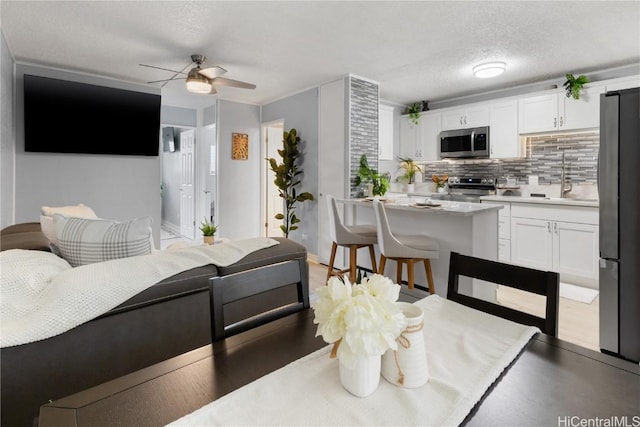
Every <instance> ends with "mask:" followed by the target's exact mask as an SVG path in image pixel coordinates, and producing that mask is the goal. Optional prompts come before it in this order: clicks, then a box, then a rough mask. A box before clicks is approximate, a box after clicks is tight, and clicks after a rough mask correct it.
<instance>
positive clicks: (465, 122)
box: [464, 116, 467, 125]
mask: <svg viewBox="0 0 640 427" xmlns="http://www.w3.org/2000/svg"><path fill="white" fill-rule="evenodd" d="M464 124H465V125H466V124H467V116H464Z"/></svg>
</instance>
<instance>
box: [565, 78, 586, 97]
mask: <svg viewBox="0 0 640 427" xmlns="http://www.w3.org/2000/svg"><path fill="white" fill-rule="evenodd" d="M586 83H589V78H588V77H587V76H585V75H581V76H579V77H574V75H573V74H567V81H566V82H564V85H563V86H564V88H565V90H566V91H567V98H571V97H573V99H580V91H581V90H582V86H584V85H585V84H586Z"/></svg>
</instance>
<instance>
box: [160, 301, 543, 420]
mask: <svg viewBox="0 0 640 427" xmlns="http://www.w3.org/2000/svg"><path fill="white" fill-rule="evenodd" d="M415 304H416V305H418V306H419V307H420V308H422V310H423V311H424V329H423V331H424V337H425V345H426V349H427V363H428V366H429V382H428V383H427V384H426V385H425V386H423V387H420V388H417V389H404V388H400V387H396V386H395V385H392V384H391V383H389V382H387V381H386V380H385V379H384V378H381V379H380V385H379V387H378V389H377V390H376V391H375V392H374V393H373V394H372V395H370V396H368V397H365V398H359V397H355V396H353V395H351V394H349V392H347V391H346V390H345V389H343V388H342V386H341V385H340V379H339V374H338V361H337V360H335V359H329V352H330V350H331V348H330V346H329V347H325V348H323V349H320V350H318V351H316V352H314V353H311V354H310V355H308V356H306V357H304V358H302V359H299V360H297V361H295V362H293V363H291V364H289V365H287V366H285V367H283V368H281V369H279V370H277V371H275V372H272V373H271V374H269V375H266V376H264V377H262V378H260V379H258V380H256V381H254V382H252V383H250V384H247V385H246V386H244V387H242V388H240V389H238V390H236V391H234V392H232V393H230V394H228V395H226V396H223V397H222V398H220V399H218V400H216V401H214V402H212V403H210V404H208V405H206V406H204V407H202V408H200V409H198V410H197V411H195V412H193V413H192V414H190V415H187V416H185V417H183V418H181V419H179V420H177V421H175V422H174V423H172V424H171V425H172V426H214V425H235V426H247V425H261V426H287V425H294V426H301V425H315V426H322V425H330V426H371V425H386V426H455V425H459V424H460V423H461V422H462V421H463V420H464V418H465V417H466V416H467V415H468V414H469V412H470V411H471V409H472V408H473V407H474V405H475V404H476V402H478V401H479V400H480V399H481V397H482V395H483V394H484V392H485V391H486V390H487V389H488V388H489V386H490V385H491V384H492V383H493V382H494V381H495V380H496V379H497V378H498V376H499V375H500V373H501V372H502V371H503V370H504V369H505V368H506V367H507V366H508V365H509V363H511V361H512V360H514V359H515V357H516V356H517V355H518V354H519V352H520V351H521V350H522V348H523V347H524V346H525V345H526V343H527V342H528V341H529V339H530V338H531V337H532V336H533V335H534V334H535V333H536V332H538V331H539V330H538V329H537V328H533V327H528V326H523V325H520V324H517V323H514V322H510V321H508V320H504V319H501V318H499V317H495V316H491V315H488V314H485V313H482V312H480V311H476V310H473V309H470V308H467V307H464V306H462V305H460V304H457V303H455V302H451V301H448V300H445V299H443V298H440V297H438V296H437V295H433V296H429V297H427V298H425V299H423V300H420V301H418V302H416V303H415Z"/></svg>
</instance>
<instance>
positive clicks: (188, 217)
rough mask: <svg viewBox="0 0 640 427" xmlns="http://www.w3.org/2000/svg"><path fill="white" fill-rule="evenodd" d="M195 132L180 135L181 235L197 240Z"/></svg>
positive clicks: (189, 131) (190, 131)
mask: <svg viewBox="0 0 640 427" xmlns="http://www.w3.org/2000/svg"><path fill="white" fill-rule="evenodd" d="M195 135H196V132H195V130H188V131H186V132H182V133H181V134H180V156H181V158H182V164H181V170H180V234H182V235H183V236H184V237H187V238H189V239H194V238H195V230H196V227H195V197H194V196H195V187H194V177H195V170H194V169H195V168H194V165H195V142H196V141H195V140H196V136H195Z"/></svg>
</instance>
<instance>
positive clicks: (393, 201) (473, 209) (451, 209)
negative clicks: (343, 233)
mask: <svg viewBox="0 0 640 427" xmlns="http://www.w3.org/2000/svg"><path fill="white" fill-rule="evenodd" d="M424 201H425V198H424V197H400V198H388V199H387V201H386V202H385V204H384V207H385V208H386V209H387V210H404V211H414V212H424V213H425V214H428V215H433V214H435V215H454V216H471V215H476V214H479V213H484V212H489V211H492V210H499V209H502V206H492V205H486V204H485V205H483V204H481V203H468V202H454V201H448V200H433V201H432V202H433V203H436V204H439V206H433V207H431V206H416V203H422V202H424ZM339 202H341V203H345V204H350V205H357V206H370V207H373V202H372V201H371V200H367V199H344V200H339Z"/></svg>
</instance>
